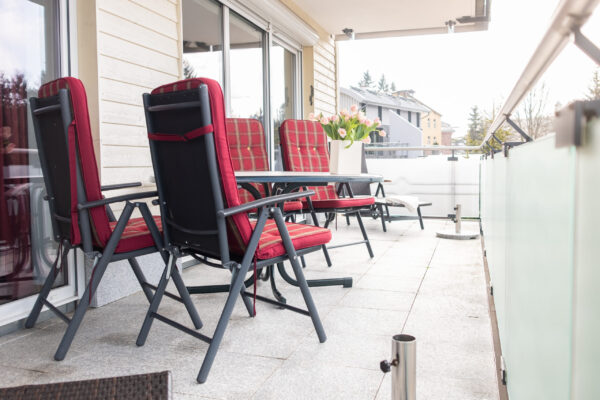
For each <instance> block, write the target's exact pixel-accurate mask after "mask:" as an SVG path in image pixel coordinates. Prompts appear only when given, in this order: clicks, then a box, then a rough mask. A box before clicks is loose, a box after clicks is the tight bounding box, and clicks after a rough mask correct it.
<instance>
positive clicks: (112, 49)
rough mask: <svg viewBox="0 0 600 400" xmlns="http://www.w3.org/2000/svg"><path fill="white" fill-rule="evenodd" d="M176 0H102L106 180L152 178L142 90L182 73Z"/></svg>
mask: <svg viewBox="0 0 600 400" xmlns="http://www.w3.org/2000/svg"><path fill="white" fill-rule="evenodd" d="M179 16H180V13H179V3H178V0H98V1H97V30H98V33H97V46H98V91H99V120H100V135H99V136H100V155H101V162H100V165H101V176H102V182H103V183H104V184H109V183H118V182H129V181H139V180H140V179H143V180H146V181H147V180H148V179H147V178H148V177H150V175H152V164H151V160H150V153H149V151H148V139H147V135H146V123H145V119H144V112H143V107H142V93H144V92H148V91H150V90H151V89H153V88H155V87H156V86H159V85H161V84H164V83H167V82H172V81H176V80H178V79H179V78H180V75H181V74H180V53H181V41H180V39H181V38H180V20H179V18H180V17H179Z"/></svg>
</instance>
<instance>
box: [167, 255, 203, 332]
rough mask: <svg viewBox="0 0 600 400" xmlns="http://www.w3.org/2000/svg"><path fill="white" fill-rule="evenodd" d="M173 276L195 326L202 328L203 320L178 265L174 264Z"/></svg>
mask: <svg viewBox="0 0 600 400" xmlns="http://www.w3.org/2000/svg"><path fill="white" fill-rule="evenodd" d="M171 276H172V277H173V283H174V284H175V287H176V288H177V291H178V292H179V297H181V300H182V301H183V304H184V305H185V308H186V309H187V312H188V314H189V315H190V318H191V319H192V323H193V324H194V327H195V328H196V329H200V328H202V320H201V319H200V316H199V315H198V310H196V307H195V306H194V303H193V302H192V298H191V297H190V292H188V290H187V287H185V283H184V282H183V278H182V277H181V274H180V273H179V270H178V269H177V265H175V266H174V268H173V270H172V272H171Z"/></svg>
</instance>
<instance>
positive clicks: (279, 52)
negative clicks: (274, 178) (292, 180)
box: [270, 43, 296, 170]
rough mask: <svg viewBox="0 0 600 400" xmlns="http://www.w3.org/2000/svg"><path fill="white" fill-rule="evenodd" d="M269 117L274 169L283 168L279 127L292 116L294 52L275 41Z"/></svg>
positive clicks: (272, 48)
mask: <svg viewBox="0 0 600 400" xmlns="http://www.w3.org/2000/svg"><path fill="white" fill-rule="evenodd" d="M270 56H271V107H272V110H271V117H272V118H273V127H274V129H273V134H274V135H273V136H274V146H275V169H276V170H283V165H282V163H281V153H280V148H279V127H280V126H281V123H282V122H283V121H284V120H286V119H289V118H293V117H294V98H295V95H294V71H295V61H296V60H295V58H296V56H295V55H294V53H292V52H290V51H288V50H286V49H284V48H283V47H281V46H280V45H278V44H277V43H273V46H272V47H271V54H270Z"/></svg>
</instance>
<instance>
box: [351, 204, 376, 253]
mask: <svg viewBox="0 0 600 400" xmlns="http://www.w3.org/2000/svg"><path fill="white" fill-rule="evenodd" d="M356 219H357V221H358V226H360V231H361V232H362V235H363V238H364V239H365V240H366V241H367V243H366V245H367V250H368V251H369V255H370V256H371V258H373V257H375V254H373V249H371V242H370V241H369V236H368V235H367V231H366V230H365V226H364V225H363V221H362V217H361V216H360V211H359V212H357V213H356Z"/></svg>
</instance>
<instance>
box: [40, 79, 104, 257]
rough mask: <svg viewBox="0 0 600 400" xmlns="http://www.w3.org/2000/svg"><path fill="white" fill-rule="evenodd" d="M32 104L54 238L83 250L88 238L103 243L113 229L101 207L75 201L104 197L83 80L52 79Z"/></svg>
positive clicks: (98, 243) (89, 243) (88, 246)
mask: <svg viewBox="0 0 600 400" xmlns="http://www.w3.org/2000/svg"><path fill="white" fill-rule="evenodd" d="M30 102H31V106H32V107H31V109H32V117H33V122H34V130H35V136H36V141H37V145H38V153H39V155H40V162H41V166H42V171H43V175H44V182H45V185H46V192H47V193H48V197H49V199H50V201H49V204H50V211H51V213H52V219H53V228H54V235H55V238H56V239H58V240H60V239H67V240H69V241H70V242H71V244H72V245H77V244H80V243H82V241H83V242H84V246H85V247H87V249H85V250H86V251H87V250H91V244H92V241H93V244H94V245H96V246H104V245H105V244H106V242H107V241H108V239H109V237H110V235H111V233H112V230H111V229H110V224H109V219H108V215H107V213H106V209H105V208H104V206H99V207H94V208H91V209H90V211H89V214H88V212H87V211H85V212H80V211H78V209H77V203H78V202H79V203H81V202H85V201H94V200H100V199H102V192H101V189H100V178H99V175H98V167H97V164H96V156H95V154H94V144H93V140H92V133H91V128H90V120H89V114H88V106H87V97H86V94H85V88H84V87H83V84H82V83H81V81H80V80H79V79H76V78H71V77H67V78H60V79H57V80H54V81H52V82H49V83H46V84H45V85H43V86H42V87H41V88H40V89H39V91H38V98H32V99H31V100H30ZM82 239H83V240H82Z"/></svg>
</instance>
